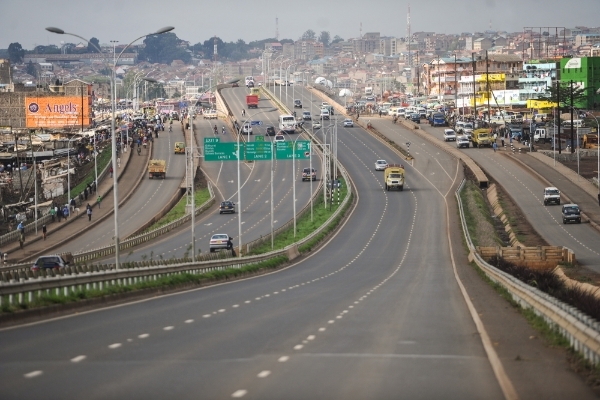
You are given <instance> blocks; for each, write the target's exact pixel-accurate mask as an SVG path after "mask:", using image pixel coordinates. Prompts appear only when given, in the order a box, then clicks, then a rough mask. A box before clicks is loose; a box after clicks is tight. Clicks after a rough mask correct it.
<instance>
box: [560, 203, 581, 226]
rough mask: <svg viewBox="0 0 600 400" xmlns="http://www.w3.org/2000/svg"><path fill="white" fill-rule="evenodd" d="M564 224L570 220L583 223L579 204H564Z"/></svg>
mask: <svg viewBox="0 0 600 400" xmlns="http://www.w3.org/2000/svg"><path fill="white" fill-rule="evenodd" d="M562 221H563V224H566V223H568V222H576V223H578V224H580V223H581V210H580V209H579V206H578V205H577V204H565V205H564V206H562Z"/></svg>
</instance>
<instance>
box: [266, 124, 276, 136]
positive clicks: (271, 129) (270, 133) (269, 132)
mask: <svg viewBox="0 0 600 400" xmlns="http://www.w3.org/2000/svg"><path fill="white" fill-rule="evenodd" d="M267 136H275V127H274V126H273V125H269V126H267Z"/></svg>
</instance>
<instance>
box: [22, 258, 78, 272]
mask: <svg viewBox="0 0 600 400" xmlns="http://www.w3.org/2000/svg"><path fill="white" fill-rule="evenodd" d="M68 264H69V262H68V261H65V260H64V259H63V258H62V257H61V256H59V255H51V256H41V257H38V258H37V260H35V262H34V263H33V266H32V267H31V270H32V271H39V270H42V269H61V268H64V267H66V266H67V265H68Z"/></svg>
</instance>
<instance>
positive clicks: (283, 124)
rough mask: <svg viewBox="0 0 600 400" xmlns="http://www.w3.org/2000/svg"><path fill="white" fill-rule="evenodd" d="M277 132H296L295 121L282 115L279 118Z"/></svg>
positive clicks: (286, 115)
mask: <svg viewBox="0 0 600 400" xmlns="http://www.w3.org/2000/svg"><path fill="white" fill-rule="evenodd" d="M279 130H280V131H283V132H285V133H294V132H295V131H296V119H295V118H294V116H293V115H289V114H284V115H280V116H279Z"/></svg>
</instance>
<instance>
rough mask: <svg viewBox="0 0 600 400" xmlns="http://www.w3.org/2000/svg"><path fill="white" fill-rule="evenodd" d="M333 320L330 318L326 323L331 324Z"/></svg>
mask: <svg viewBox="0 0 600 400" xmlns="http://www.w3.org/2000/svg"><path fill="white" fill-rule="evenodd" d="M334 322H335V321H334V320H332V319H330V320H329V321H327V323H328V324H333V323H334Z"/></svg>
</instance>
